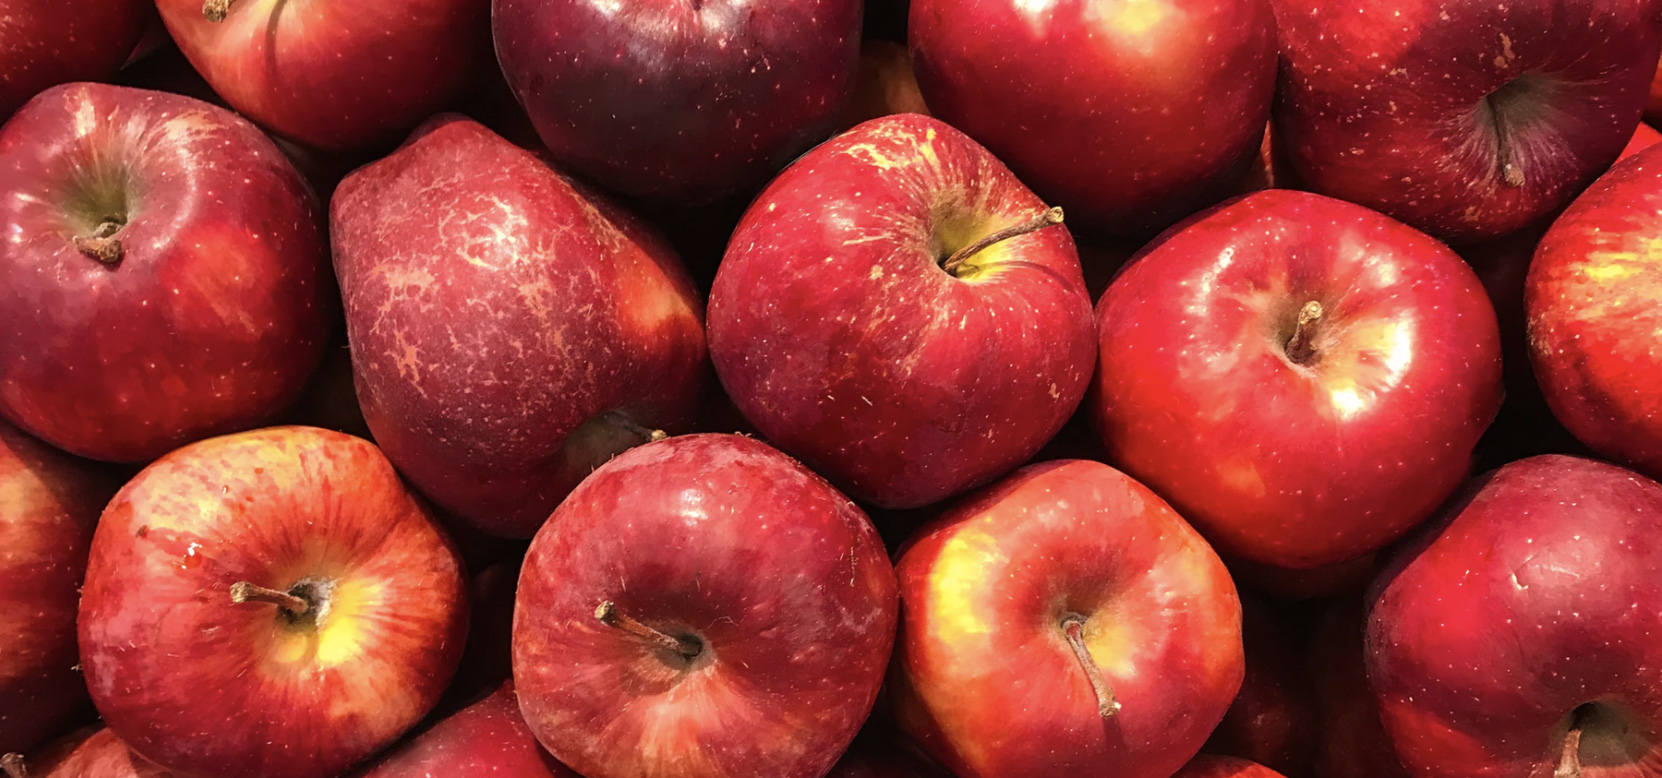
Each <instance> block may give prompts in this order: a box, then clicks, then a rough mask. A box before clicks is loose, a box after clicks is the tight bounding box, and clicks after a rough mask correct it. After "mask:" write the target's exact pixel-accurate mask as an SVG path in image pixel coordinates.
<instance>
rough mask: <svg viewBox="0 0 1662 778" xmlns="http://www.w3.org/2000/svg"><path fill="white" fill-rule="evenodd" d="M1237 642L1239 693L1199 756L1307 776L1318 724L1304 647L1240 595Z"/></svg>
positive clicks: (1263, 606) (1261, 604) (1260, 604)
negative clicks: (1242, 662) (1241, 665)
mask: <svg viewBox="0 0 1662 778" xmlns="http://www.w3.org/2000/svg"><path fill="white" fill-rule="evenodd" d="M1241 638H1242V643H1243V645H1244V647H1245V649H1246V676H1245V677H1244V678H1243V679H1242V681H1241V691H1240V692H1239V693H1238V694H1236V695H1235V701H1234V702H1233V703H1230V705H1229V710H1228V711H1226V712H1225V713H1224V714H1223V720H1222V721H1220V722H1218V727H1217V729H1215V730H1213V731H1212V736H1211V737H1209V738H1207V740H1206V745H1204V746H1202V747H1201V750H1203V751H1205V752H1206V753H1208V754H1218V755H1224V756H1233V757H1239V758H1241V759H1244V760H1247V761H1250V762H1256V763H1258V764H1260V765H1264V766H1266V767H1269V768H1272V769H1274V770H1276V771H1278V772H1279V773H1281V774H1283V775H1285V776H1293V777H1294V778H1300V777H1302V776H1309V775H1311V772H1310V770H1311V764H1312V762H1314V760H1315V745H1316V741H1317V740H1319V734H1320V732H1321V726H1320V723H1321V722H1320V720H1319V719H1318V718H1317V716H1316V700H1315V693H1314V691H1313V690H1312V689H1311V688H1310V680H1309V676H1308V671H1307V669H1306V668H1305V667H1304V661H1303V660H1304V655H1305V652H1304V650H1303V644H1302V642H1301V641H1300V640H1299V638H1298V636H1297V635H1296V634H1295V632H1294V630H1293V629H1292V625H1290V624H1283V623H1282V617H1281V616H1279V615H1278V614H1277V613H1276V612H1275V611H1274V610H1272V609H1271V607H1270V606H1269V605H1268V604H1267V603H1266V602H1265V601H1264V600H1262V599H1261V598H1258V597H1252V596H1248V595H1247V594H1246V593H1244V592H1243V593H1242V595H1241ZM1323 778H1325V776H1324V777H1323Z"/></svg>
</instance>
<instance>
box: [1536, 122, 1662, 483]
mask: <svg viewBox="0 0 1662 778" xmlns="http://www.w3.org/2000/svg"><path fill="white" fill-rule="evenodd" d="M1659 209H1662V149H1657V148H1652V149H1650V150H1647V151H1643V152H1640V153H1639V154H1637V155H1635V156H1634V157H1633V158H1631V159H1629V160H1626V161H1624V162H1622V163H1621V164H1619V165H1617V166H1616V167H1615V168H1612V169H1611V171H1610V172H1609V173H1607V174H1605V176H1604V177H1603V178H1601V179H1600V180H1599V181H1598V183H1596V184H1594V185H1593V186H1592V187H1590V188H1589V189H1588V190H1587V191H1586V193H1584V194H1583V195H1582V196H1581V197H1579V198H1577V199H1576V201H1575V203H1574V204H1572V205H1571V206H1570V207H1569V209H1568V210H1566V211H1565V212H1564V214H1563V215H1562V216H1560V217H1559V218H1558V220H1557V221H1556V222H1553V225H1552V228H1551V229H1549V230H1547V234H1546V236H1545V237H1543V238H1542V239H1541V244H1540V245H1539V246H1537V247H1536V249H1535V258H1534V261H1533V262H1531V263H1530V266H1529V277H1528V280H1527V284H1528V287H1527V290H1526V292H1525V296H1524V307H1525V310H1526V311H1527V312H1528V314H1529V346H1530V351H1529V356H1530V363H1531V364H1532V365H1533V366H1534V368H1535V376H1536V379H1537V380H1538V381H1539V382H1540V385H1541V392H1542V393H1543V394H1544V395H1546V399H1547V405H1549V406H1550V407H1551V408H1552V412H1553V415H1554V416H1557V417H1558V420H1559V421H1562V422H1563V423H1564V426H1565V427H1566V428H1568V429H1569V431H1570V432H1572V433H1574V434H1575V436H1576V437H1577V438H1580V439H1581V441H1582V442H1583V443H1586V444H1587V445H1588V446H1589V447H1591V448H1592V449H1593V450H1594V451H1597V452H1599V453H1600V454H1601V455H1603V456H1607V457H1611V458H1613V459H1616V460H1619V461H1622V462H1628V463H1631V464H1632V465H1633V466H1634V467H1635V468H1637V469H1638V470H1639V471H1640V472H1643V473H1646V474H1649V475H1651V476H1652V477H1662V384H1658V383H1657V381H1656V380H1655V377H1656V376H1657V375H1658V374H1659V372H1658V371H1662V350H1659V349H1658V348H1657V344H1658V342H1659V336H1658V335H1657V333H1658V332H1662V264H1659V263H1662V247H1659V246H1658V244H1657V242H1656V240H1655V237H1656V234H1657V230H1658V229H1662V210H1659Z"/></svg>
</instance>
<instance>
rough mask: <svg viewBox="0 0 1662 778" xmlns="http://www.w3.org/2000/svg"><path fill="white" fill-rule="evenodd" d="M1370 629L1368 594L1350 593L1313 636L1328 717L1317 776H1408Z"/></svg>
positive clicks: (1318, 686)
mask: <svg viewBox="0 0 1662 778" xmlns="http://www.w3.org/2000/svg"><path fill="white" fill-rule="evenodd" d="M1366 629H1367V614H1366V611H1365V610H1364V609H1363V607H1362V598H1361V597H1360V596H1357V597H1347V598H1342V599H1338V600H1334V601H1333V602H1331V603H1330V604H1329V606H1328V608H1327V610H1326V612H1324V613H1322V614H1321V617H1320V619H1319V621H1318V622H1317V625H1316V631H1315V634H1314V635H1313V636H1312V637H1311V640H1310V654H1309V669H1310V683H1311V685H1312V686H1313V687H1314V689H1315V694H1316V701H1317V705H1318V707H1319V711H1320V712H1319V715H1320V716H1321V722H1322V728H1321V732H1320V734H1319V736H1318V738H1317V741H1318V742H1317V744H1316V772H1315V775H1316V776H1317V778H1408V769H1407V768H1405V767H1403V766H1402V760H1400V759H1398V758H1397V754H1396V751H1395V749H1393V748H1392V747H1391V736H1390V735H1389V734H1387V733H1386V732H1385V724H1384V723H1383V722H1382V721H1380V719H1379V700H1378V699H1376V698H1375V697H1374V694H1373V688H1372V687H1370V686H1369V685H1368V668H1367V665H1366V664H1365V654H1366V649H1365V648H1364V647H1363V633H1364V632H1365V631H1366ZM1543 778H1544V777H1543Z"/></svg>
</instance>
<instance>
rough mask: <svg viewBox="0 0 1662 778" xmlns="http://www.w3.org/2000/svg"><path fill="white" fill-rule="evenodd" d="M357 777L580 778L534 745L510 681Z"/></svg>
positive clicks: (580, 777)
mask: <svg viewBox="0 0 1662 778" xmlns="http://www.w3.org/2000/svg"><path fill="white" fill-rule="evenodd" d="M354 775H355V776H356V778H441V777H442V778H449V777H450V776H455V778H475V776H477V777H478V778H583V777H582V776H580V775H578V774H577V773H574V772H572V771H571V770H570V768H567V767H566V766H565V765H562V764H560V763H559V762H556V761H554V757H552V756H549V755H548V752H546V751H544V750H542V746H540V745H537V738H536V737H535V736H534V735H532V734H531V730H530V728H528V727H526V726H525V719H523V718H521V717H520V713H519V697H517V696H516V695H515V694H514V684H513V682H512V681H508V682H506V683H503V684H501V685H500V686H499V687H498V688H497V689H496V691H494V692H491V694H490V695H489V696H486V697H485V698H484V699H482V700H479V701H478V702H475V703H473V704H472V705H469V706H467V707H466V708H463V709H462V710H460V711H457V712H456V713H454V714H451V715H450V716H449V717H448V718H445V719H444V720H443V721H440V722H439V723H437V724H435V725H433V728H432V729H429V730H427V731H426V732H423V733H421V734H420V735H418V736H416V738H415V739H413V740H411V741H410V742H408V743H405V744H404V745H403V746H401V747H399V748H398V749H396V750H394V751H393V752H392V753H390V754H388V755H387V756H385V757H383V758H382V759H380V760H379V761H377V762H376V763H375V766H374V767H372V768H370V769H369V770H366V771H364V772H363V773H362V774H354Z"/></svg>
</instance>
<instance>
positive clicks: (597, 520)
mask: <svg viewBox="0 0 1662 778" xmlns="http://www.w3.org/2000/svg"><path fill="white" fill-rule="evenodd" d="M897 610H898V605H897V602H896V598H895V578H894V569H893V568H892V567H891V566H890V564H889V559H888V555H887V553H886V552H885V551H884V549H883V544H882V542H881V541H880V540H879V539H878V536H877V531H876V529H875V528H873V527H872V525H871V522H870V521H869V520H868V519H867V518H866V516H865V514H863V513H861V511H860V509H859V508H857V507H855V505H854V503H852V502H850V501H849V500H848V498H846V497H844V496H842V495H841V494H840V493H838V492H837V491H836V490H835V489H833V488H832V487H831V485H830V484H828V483H826V482H825V480H824V479H822V478H820V477H819V476H817V475H815V474H813V473H812V472H810V471H809V470H808V469H807V468H805V467H803V466H801V465H799V464H797V463H796V462H795V461H793V460H791V459H790V458H789V457H786V456H785V455H784V454H781V453H779V452H778V451H776V450H774V449H772V448H770V447H768V446H767V445H765V444H763V443H760V442H758V441H756V440H754V439H751V438H746V437H740V436H737V435H689V436H685V437H672V438H669V439H667V440H663V441H658V442H655V443H649V444H647V445H644V446H640V447H638V448H635V449H632V450H630V451H628V452H626V453H624V454H621V455H619V456H618V457H617V458H616V459H613V460H612V461H611V462H608V463H607V464H605V465H603V466H601V467H600V469H598V470H596V471H595V472H594V474H593V475H591V476H589V477H588V478H587V479H586V480H584V481H583V483H582V485H580V486H578V487H577V489H576V491H573V492H572V493H571V496H570V497H568V498H567V499H566V500H565V502H563V503H561V504H560V507H559V509H558V510H556V511H555V512H554V515H553V516H552V517H551V518H550V519H549V520H548V523H546V524H544V525H543V528H542V530H540V531H539V532H538V533H537V536H536V538H535V539H534V540H533V541H532V542H531V550H530V552H529V553H528V554H527V556H526V558H525V568H524V571H523V572H522V573H521V574H520V583H519V602H518V604H517V606H516V608H515V612H514V646H513V649H514V683H515V686H516V687H517V689H518V691H519V698H520V709H521V710H522V711H523V712H524V713H525V718H526V721H527V723H528V724H529V725H530V727H531V731H533V732H535V733H536V735H537V739H538V740H540V741H541V742H542V744H543V745H544V746H545V747H547V748H548V750H549V751H550V752H552V753H553V754H554V756H555V757H557V758H559V760H560V761H561V762H564V763H565V764H567V765H570V766H571V767H572V768H573V769H575V770H576V771H577V772H578V773H580V774H582V775H585V776H588V778H820V776H823V775H825V774H826V772H827V771H828V770H830V769H831V766H832V764H833V763H834V762H836V761H837V758H838V757H839V756H840V755H841V754H842V753H843V751H844V750H845V749H846V748H847V747H848V745H849V743H850V742H851V741H852V740H853V739H854V735H855V733H856V731H858V730H859V728H860V725H861V723H862V722H863V721H865V719H866V716H867V714H868V713H869V712H870V711H871V708H872V703H873V702H874V700H875V699H876V697H877V692H878V687H879V686H880V685H881V684H882V680H883V674H884V670H885V668H886V667H887V664H888V660H889V654H890V649H891V647H892V645H893V642H894V633H895V623H896V619H897Z"/></svg>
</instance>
